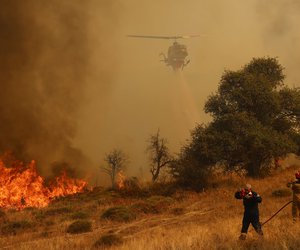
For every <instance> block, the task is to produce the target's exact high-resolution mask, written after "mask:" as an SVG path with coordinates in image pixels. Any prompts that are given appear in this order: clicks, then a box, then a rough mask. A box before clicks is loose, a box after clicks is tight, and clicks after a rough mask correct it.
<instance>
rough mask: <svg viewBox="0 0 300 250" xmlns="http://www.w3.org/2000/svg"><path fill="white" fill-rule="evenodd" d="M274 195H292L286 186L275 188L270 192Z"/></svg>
mask: <svg viewBox="0 0 300 250" xmlns="http://www.w3.org/2000/svg"><path fill="white" fill-rule="evenodd" d="M272 195H273V196H275V197H288V196H291V195H292V191H291V190H290V189H288V188H282V189H277V190H274V191H273V192H272Z"/></svg>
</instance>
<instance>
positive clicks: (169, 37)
mask: <svg viewBox="0 0 300 250" xmlns="http://www.w3.org/2000/svg"><path fill="white" fill-rule="evenodd" d="M200 36H203V35H187V36H140V35H127V37H134V38H150V39H169V40H170V39H171V40H176V39H187V38H193V37H200Z"/></svg>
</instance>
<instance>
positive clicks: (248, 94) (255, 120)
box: [175, 58, 300, 178]
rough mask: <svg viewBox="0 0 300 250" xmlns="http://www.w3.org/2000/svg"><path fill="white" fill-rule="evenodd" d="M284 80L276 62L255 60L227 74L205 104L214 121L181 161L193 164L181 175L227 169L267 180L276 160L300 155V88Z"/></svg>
mask: <svg viewBox="0 0 300 250" xmlns="http://www.w3.org/2000/svg"><path fill="white" fill-rule="evenodd" d="M284 79H285V76H284V74H283V67H282V66H281V65H280V64H279V62H278V61H277V59H275V58H254V59H253V60H252V61H251V62H250V63H249V64H247V65H245V66H244V67H243V68H242V69H240V70H238V71H225V72H224V74H223V76H222V77H221V81H220V84H219V87H218V90H217V92H216V93H214V94H212V95H211V96H209V98H208V100H207V102H206V104H205V112H206V113H210V114H211V115H212V117H213V120H212V122H211V123H209V124H208V125H207V126H203V125H199V126H198V127H196V128H195V129H194V131H193V132H192V138H191V142H190V143H189V144H188V145H187V146H185V147H184V148H183V153H181V155H180V157H179V160H180V161H182V160H184V159H189V162H190V164H186V165H182V164H179V166H180V167H176V168H175V170H176V171H177V172H178V169H179V170H180V169H181V170H182V169H186V168H192V169H194V168H195V169H198V170H197V171H198V172H199V169H202V171H203V170H206V171H208V170H209V169H210V167H211V166H213V165H215V164H221V165H222V166H224V167H225V168H226V169H227V170H236V169H245V170H246V171H247V173H248V175H250V176H263V175H266V174H268V173H269V172H270V170H271V166H272V162H273V161H274V159H277V158H279V157H284V156H285V155H286V154H287V153H298V152H299V146H300V129H299V121H300V120H299V119H300V89H299V88H288V87H287V86H285V85H284V82H283V81H284ZM176 171H175V172H176ZM194 171H195V170H194ZM195 178H196V177H195Z"/></svg>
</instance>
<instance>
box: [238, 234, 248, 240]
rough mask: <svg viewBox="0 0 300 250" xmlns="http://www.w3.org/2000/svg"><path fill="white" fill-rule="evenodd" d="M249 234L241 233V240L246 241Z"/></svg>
mask: <svg viewBox="0 0 300 250" xmlns="http://www.w3.org/2000/svg"><path fill="white" fill-rule="evenodd" d="M246 236H247V234H245V233H241V235H240V237H239V240H245V239H246Z"/></svg>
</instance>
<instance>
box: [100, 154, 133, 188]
mask: <svg viewBox="0 0 300 250" xmlns="http://www.w3.org/2000/svg"><path fill="white" fill-rule="evenodd" d="M104 161H105V162H106V165H105V166H101V167H100V168H101V170H102V171H103V172H104V173H106V174H107V175H109V177H110V179H111V186H112V188H113V189H114V188H115V184H116V176H117V174H118V172H120V171H121V170H123V169H124V168H125V165H126V163H127V162H128V157H127V156H126V155H125V154H124V153H123V151H121V150H119V149H113V150H112V151H111V152H109V153H107V154H106V155H105V157H104Z"/></svg>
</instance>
